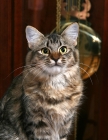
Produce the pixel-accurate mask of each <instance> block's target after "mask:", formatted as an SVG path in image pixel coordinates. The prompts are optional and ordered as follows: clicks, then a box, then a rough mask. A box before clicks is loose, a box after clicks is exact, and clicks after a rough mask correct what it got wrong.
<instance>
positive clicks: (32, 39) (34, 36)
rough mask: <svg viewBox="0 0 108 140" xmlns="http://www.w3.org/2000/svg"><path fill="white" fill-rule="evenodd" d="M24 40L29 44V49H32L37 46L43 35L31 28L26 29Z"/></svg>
mask: <svg viewBox="0 0 108 140" xmlns="http://www.w3.org/2000/svg"><path fill="white" fill-rule="evenodd" d="M26 38H27V41H28V44H29V48H30V49H33V46H34V45H35V44H36V45H38V44H39V43H40V42H41V40H42V39H43V38H44V35H43V34H42V33H40V32H39V31H38V30H37V29H36V28H34V27H32V26H27V27H26Z"/></svg>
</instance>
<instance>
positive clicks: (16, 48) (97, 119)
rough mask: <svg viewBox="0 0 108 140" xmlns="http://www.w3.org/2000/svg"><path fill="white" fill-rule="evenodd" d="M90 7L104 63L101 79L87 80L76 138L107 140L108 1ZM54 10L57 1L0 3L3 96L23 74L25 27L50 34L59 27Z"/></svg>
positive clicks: (100, 0) (0, 90)
mask: <svg viewBox="0 0 108 140" xmlns="http://www.w3.org/2000/svg"><path fill="white" fill-rule="evenodd" d="M41 1H42V2H43V5H40V3H39V2H41ZM30 2H31V3H30ZM91 4H92V8H91V11H90V14H91V16H90V18H89V19H88V20H89V22H91V27H92V28H93V29H94V30H95V31H96V32H97V33H98V34H99V35H100V37H101V39H102V48H101V64H100V67H99V69H98V71H97V77H98V80H97V78H96V76H95V75H93V76H92V77H91V78H92V81H93V85H92V84H91V82H90V80H89V79H87V80H85V81H84V82H85V90H84V95H85V97H86V98H85V101H84V103H83V105H82V106H81V109H80V111H79V115H78V118H79V119H78V120H79V121H78V126H77V128H78V131H77V139H78V140H82V139H83V140H108V1H107V0H91ZM36 6H37V7H38V8H37V9H36ZM41 6H42V7H41ZM55 7H56V1H55V0H8V1H7V0H0V97H2V96H3V94H4V93H5V91H6V90H7V88H8V86H9V85H10V83H11V81H12V79H13V78H14V77H15V76H16V75H18V74H20V73H21V72H22V68H19V67H21V66H23V65H24V62H25V56H26V52H27V42H26V38H25V27H26V25H32V26H34V27H36V28H37V29H38V30H39V31H41V32H42V33H45V34H46V33H50V31H52V29H54V28H55V26H56V25H55V20H56V15H55V13H56V8H55ZM17 68H19V69H17ZM15 69H17V70H16V71H14V70H15ZM12 72H13V73H12ZM10 73H11V74H10ZM9 74H10V75H9ZM8 75H9V76H8ZM98 81H99V82H98ZM71 139H72V135H70V140H71Z"/></svg>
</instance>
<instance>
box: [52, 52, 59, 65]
mask: <svg viewBox="0 0 108 140" xmlns="http://www.w3.org/2000/svg"><path fill="white" fill-rule="evenodd" d="M59 58H60V55H59V54H58V53H53V54H52V55H51V59H52V60H54V61H55V62H56V63H57V61H58V59H59Z"/></svg>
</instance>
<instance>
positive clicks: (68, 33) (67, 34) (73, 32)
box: [61, 23, 79, 46]
mask: <svg viewBox="0 0 108 140" xmlns="http://www.w3.org/2000/svg"><path fill="white" fill-rule="evenodd" d="M78 33H79V25H78V23H73V24H71V25H69V26H68V27H67V28H66V29H65V30H64V31H63V32H62V34H61V35H62V36H63V37H64V38H65V39H66V40H67V41H69V42H70V43H71V44H73V45H74V46H76V45H77V38H78Z"/></svg>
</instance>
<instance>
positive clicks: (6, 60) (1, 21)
mask: <svg viewBox="0 0 108 140" xmlns="http://www.w3.org/2000/svg"><path fill="white" fill-rule="evenodd" d="M11 8H12V0H10V1H9V2H7V1H1V2H0V97H2V96H3V94H4V92H5V91H6V90H7V88H8V86H9V84H10V82H11V78H12V75H10V76H8V75H9V74H10V73H11V71H12V69H11V66H12V61H11V60H12V53H11V50H12V24H11V19H12V17H11V13H12V9H11ZM7 76H8V77H7ZM6 77H7V78H6Z"/></svg>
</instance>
